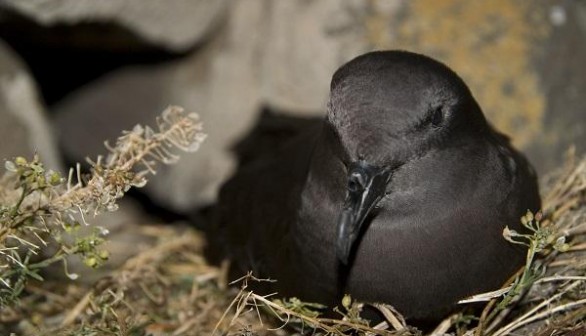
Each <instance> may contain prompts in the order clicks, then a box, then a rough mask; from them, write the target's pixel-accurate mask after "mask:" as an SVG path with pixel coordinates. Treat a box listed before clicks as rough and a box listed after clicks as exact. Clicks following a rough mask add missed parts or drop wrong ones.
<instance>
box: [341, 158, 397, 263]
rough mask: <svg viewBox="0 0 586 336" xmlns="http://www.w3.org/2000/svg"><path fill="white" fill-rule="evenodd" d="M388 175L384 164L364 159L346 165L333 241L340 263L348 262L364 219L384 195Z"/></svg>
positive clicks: (389, 170)
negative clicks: (341, 205)
mask: <svg viewBox="0 0 586 336" xmlns="http://www.w3.org/2000/svg"><path fill="white" fill-rule="evenodd" d="M390 178H391V169H390V168H388V167H382V168H381V167H375V166H372V165H369V164H368V163H366V162H364V161H358V162H354V163H352V165H351V166H350V167H349V172H348V190H347V193H346V200H345V201H344V208H343V209H342V213H341V215H340V218H339V219H338V237H337V242H336V255H337V256H338V259H339V260H340V262H341V263H343V264H344V265H347V264H348V261H349V259H350V253H351V251H352V247H353V246H354V243H355V242H356V239H357V238H358V234H359V233H360V229H361V228H362V226H363V224H364V220H365V219H366V217H367V216H368V214H369V213H370V211H371V210H372V208H374V206H375V205H376V204H377V203H378V202H379V201H380V199H381V198H382V197H383V196H384V194H385V191H386V188H387V184H388V182H389V180H390Z"/></svg>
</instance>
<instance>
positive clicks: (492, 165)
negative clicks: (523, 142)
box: [212, 51, 540, 319]
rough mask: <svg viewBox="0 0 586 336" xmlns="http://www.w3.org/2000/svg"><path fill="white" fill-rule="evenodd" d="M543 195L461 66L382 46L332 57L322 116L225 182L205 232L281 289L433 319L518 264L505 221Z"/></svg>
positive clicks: (238, 266) (240, 269)
mask: <svg viewBox="0 0 586 336" xmlns="http://www.w3.org/2000/svg"><path fill="white" fill-rule="evenodd" d="M513 112H514V111H511V113H513ZM539 207H540V199H539V193H538V187H537V182H536V176H535V173H534V171H533V169H532V168H531V166H530V165H529V163H528V162H527V161H526V160H525V158H524V157H523V156H522V155H521V154H520V153H519V152H517V151H516V150H515V149H513V148H512V147H511V145H510V143H509V141H508V139H507V138H506V137H505V136H503V135H501V134H499V133H498V132H496V131H495V130H494V129H493V128H492V127H491V126H490V125H489V124H488V123H487V121H486V119H485V117H484V115H483V113H482V111H481V109H480V107H479V105H478V104H477V102H476V101H475V100H474V98H473V97H472V94H471V93H470V91H469V89H468V87H467V86H466V85H465V84H464V82H463V81H462V79H460V78H459V77H458V76H457V75H456V74H455V73H454V72H453V71H451V70H450V69H449V68H448V67H447V66H445V65H443V64H441V63H439V62H437V61H435V60H433V59H431V58H428V57H426V56H422V55H418V54H414V53H410V52H404V51H381V52H372V53H368V54H365V55H362V56H359V57H357V58H355V59H353V60H352V61H350V62H348V63H347V64H345V65H344V66H342V67H341V68H340V69H338V70H337V71H336V73H335V74H334V76H333V79H332V83H331V94H330V100H329V103H328V109H327V116H326V118H325V120H324V121H323V123H321V125H319V127H318V128H315V129H309V130H308V132H307V133H306V134H304V135H302V136H300V137H298V138H297V139H296V140H294V141H292V142H291V143H289V145H288V146H285V147H284V148H282V150H281V151H279V152H278V153H277V154H276V155H272V156H270V157H266V158H264V159H259V160H256V161H255V162H253V163H251V164H249V165H248V166H247V167H244V168H243V169H241V170H240V171H239V172H238V173H237V174H236V176H234V177H233V178H232V179H231V180H230V181H228V182H227V183H226V184H225V186H224V187H223V189H222V191H221V196H220V200H219V207H218V210H219V211H218V218H217V219H218V222H217V225H216V227H215V231H214V233H213V234H214V236H215V237H216V238H217V237H222V238H223V239H221V240H220V248H221V249H223V250H224V251H225V253H226V254H227V255H228V257H229V258H231V259H232V260H233V262H234V266H235V268H234V271H235V273H236V274H238V275H242V274H244V273H245V272H246V271H248V270H253V271H254V273H255V275H257V276H259V277H270V278H272V279H276V280H277V282H276V283H275V284H274V286H275V288H273V289H274V290H278V291H279V294H280V295H283V296H296V297H299V298H301V299H302V300H306V301H313V302H322V303H326V304H330V305H331V304H337V303H338V301H337V300H339V299H340V297H341V296H342V295H343V294H345V293H349V294H351V295H352V297H353V298H355V299H358V300H362V301H366V302H383V303H388V304H391V305H393V306H394V307H396V308H397V309H398V310H399V311H400V312H402V313H403V314H405V315H406V316H407V317H409V318H415V319H433V318H438V317H441V316H442V314H446V313H447V312H449V310H450V309H452V308H453V307H454V306H455V304H456V302H457V301H458V300H460V299H463V298H466V297H468V296H470V295H473V294H477V293H481V292H485V291H490V290H495V289H497V288H499V287H500V286H501V284H502V283H503V282H504V281H505V280H506V279H507V278H509V277H510V276H511V275H512V274H513V273H514V272H515V271H516V270H517V269H518V268H519V267H520V266H521V265H522V264H523V260H524V254H525V251H524V250H523V249H522V248H519V247H518V246H514V245H513V244H510V243H508V242H507V241H505V239H504V238H503V237H502V231H503V228H504V227H505V226H507V225H508V226H509V227H511V228H515V229H518V230H519V229H520V228H519V227H518V225H519V224H518V223H519V219H520V217H521V216H522V215H523V214H524V213H525V212H526V211H527V210H528V209H530V210H532V211H536V210H538V209H539ZM214 239H215V238H212V240H214Z"/></svg>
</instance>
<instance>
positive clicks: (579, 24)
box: [527, 1, 586, 173]
mask: <svg viewBox="0 0 586 336" xmlns="http://www.w3.org/2000/svg"><path fill="white" fill-rule="evenodd" d="M548 8H549V20H550V24H551V26H552V28H551V32H550V34H549V37H548V40H547V42H546V43H545V44H544V45H543V49H542V53H543V55H542V56H541V58H540V60H539V62H537V63H536V68H537V72H538V74H539V75H540V78H541V86H542V90H543V93H544V95H545V99H546V106H545V113H544V116H543V126H542V131H541V133H540V134H539V135H538V136H536V137H535V138H534V140H533V141H532V142H531V143H530V144H528V146H527V153H528V154H529V155H530V157H531V158H532V159H533V160H534V161H535V162H539V166H538V170H539V171H540V172H542V173H545V172H547V171H551V170H553V169H555V168H556V167H559V166H560V162H561V158H562V155H563V153H565V152H566V151H567V150H568V147H569V146H570V145H571V144H574V145H575V146H576V153H585V152H586V95H585V93H586V67H585V66H584V61H585V60H586V3H585V2H583V1H568V2H564V3H562V4H560V3H553V4H552V5H551V6H549V7H548Z"/></svg>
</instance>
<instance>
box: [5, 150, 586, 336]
mask: <svg viewBox="0 0 586 336" xmlns="http://www.w3.org/2000/svg"><path fill="white" fill-rule="evenodd" d="M542 189H543V190H544V191H545V195H546V196H545V198H544V211H543V214H542V215H540V214H536V215H535V216H533V215H528V217H525V219H524V222H525V223H526V224H527V225H530V226H531V227H532V228H533V229H534V232H533V233H534V234H533V235H531V236H529V237H519V236H515V234H514V233H511V232H508V233H507V236H508V238H509V239H512V240H515V241H517V242H523V243H525V244H527V246H528V261H527V266H526V267H525V268H524V269H523V270H520V271H519V274H518V276H517V277H516V278H514V279H511V281H510V283H509V284H507V285H506V286H505V289H504V290H502V291H500V292H497V293H488V294H486V295H484V296H481V297H480V298H475V299H481V300H488V301H487V304H486V307H485V309H484V311H483V312H482V315H481V316H479V317H471V316H465V315H462V314H456V315H453V316H450V317H449V318H447V319H446V320H445V321H443V322H442V323H441V324H439V325H438V326H437V328H436V329H435V331H434V332H433V333H432V334H433V335H444V334H450V335H466V336H480V335H491V336H502V335H538V336H555V335H564V334H568V335H574V336H580V335H586V321H585V319H586V318H585V316H586V258H585V256H586V235H585V233H586V158H584V159H581V160H576V159H575V158H574V157H573V156H570V159H569V160H568V163H567V164H566V166H564V167H563V168H562V169H561V170H560V171H559V172H558V173H556V174H555V175H552V176H551V177H549V178H548V179H547V180H545V181H544V184H543V187H542ZM141 231H143V233H145V234H148V235H151V236H153V237H157V241H156V243H155V244H153V245H152V246H151V247H150V248H149V249H147V250H145V251H144V252H141V253H139V254H137V255H136V256H134V257H133V258H131V259H129V260H128V261H127V262H126V263H125V264H124V265H123V266H121V267H120V268H119V269H118V270H116V271H115V272H113V273H112V274H110V275H108V276H106V277H104V278H103V279H101V280H100V281H98V282H97V283H95V284H93V285H92V286H84V285H82V284H78V283H76V282H74V281H72V282H69V283H52V282H50V281H47V282H43V283H41V282H36V283H33V282H31V283H30V284H29V285H28V286H27V288H26V292H27V295H26V296H25V297H23V298H22V299H21V301H20V304H19V305H18V306H16V307H15V308H14V309H11V310H10V311H9V312H8V311H3V312H2V313H1V314H0V324H1V325H2V326H0V334H7V333H8V332H10V331H13V332H18V334H19V335H211V334H215V335H242V336H252V335H275V334H277V335H288V334H300V333H307V334H316V335H347V334H357V335H405V336H408V335H419V334H421V333H420V332H419V331H417V330H416V329H415V328H410V327H409V326H408V325H407V323H406V322H405V321H404V320H403V318H402V317H401V315H400V314H399V313H397V312H395V311H394V310H393V309H392V307H390V306H384V305H379V306H376V307H375V308H376V309H379V310H380V311H381V313H382V314H383V315H384V316H385V317H386V321H384V322H382V323H380V324H378V325H374V326H371V325H369V323H368V321H365V320H364V319H362V318H361V316H360V313H361V309H362V307H363V305H362V304H360V303H358V302H353V301H352V300H351V298H349V297H347V298H345V299H344V300H343V302H341V304H340V308H339V313H340V318H339V319H329V318H322V317H320V316H319V307H317V306H314V305H312V304H308V303H303V302H300V301H298V300H295V299H289V300H275V299H276V298H277V296H276V295H273V296H271V295H269V296H261V295H259V294H257V293H254V292H251V291H249V290H248V287H247V285H248V283H249V282H250V281H260V280H258V279H255V278H254V277H253V276H252V275H247V276H245V277H243V278H242V279H240V282H239V285H235V286H228V284H227V283H226V268H227V267H221V268H217V267H213V266H210V265H209V264H207V262H206V260H205V259H204V258H203V257H202V252H203V247H204V244H205V242H204V239H203V238H202V235H201V234H200V233H198V232H196V231H195V230H193V229H191V228H188V227H186V226H183V225H181V224H180V223H178V225H177V226H175V227H173V228H170V227H168V226H160V225H150V226H144V227H142V228H141ZM523 239H524V240H523ZM571 333H573V334H571Z"/></svg>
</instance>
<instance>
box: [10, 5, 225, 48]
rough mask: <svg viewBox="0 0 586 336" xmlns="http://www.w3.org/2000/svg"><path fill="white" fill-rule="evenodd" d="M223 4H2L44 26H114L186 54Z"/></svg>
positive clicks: (217, 17) (214, 22)
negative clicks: (116, 25)
mask: <svg viewBox="0 0 586 336" xmlns="http://www.w3.org/2000/svg"><path fill="white" fill-rule="evenodd" d="M227 3H228V2H227V1H226V0H214V1H205V0H165V1H160V0H117V1H110V0H107V1H104V0H29V1H22V0H4V1H3V2H2V3H0V7H2V6H4V7H5V8H9V9H12V10H16V11H17V12H18V13H19V14H21V15H23V16H26V17H29V18H32V19H34V20H36V21H37V22H39V23H41V24H43V25H55V24H69V25H74V24H77V23H87V22H105V23H106V22H107V23H112V22H113V23H117V24H119V25H121V26H124V27H126V28H128V29H129V30H131V31H133V32H135V33H136V34H137V35H139V36H142V37H143V38H144V39H145V40H147V41H149V42H151V43H153V44H156V45H160V46H162V47H164V48H167V49H169V50H172V51H185V50H187V49H189V48H191V47H193V46H194V45H195V44H196V43H198V42H200V41H201V40H202V39H204V38H205V37H206V36H207V34H208V33H209V32H210V31H211V30H213V28H214V27H215V26H217V25H218V24H219V22H220V21H221V19H222V17H223V15H224V12H225V10H226V5H227Z"/></svg>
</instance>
